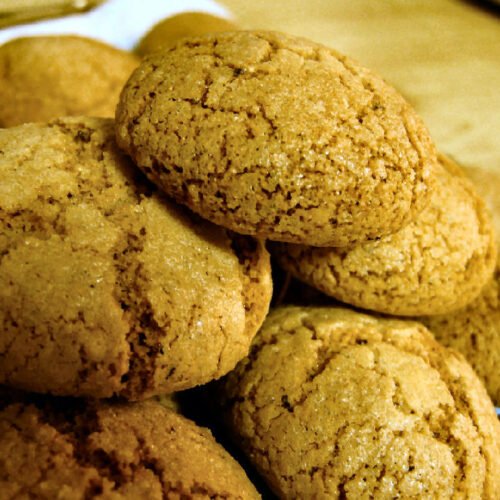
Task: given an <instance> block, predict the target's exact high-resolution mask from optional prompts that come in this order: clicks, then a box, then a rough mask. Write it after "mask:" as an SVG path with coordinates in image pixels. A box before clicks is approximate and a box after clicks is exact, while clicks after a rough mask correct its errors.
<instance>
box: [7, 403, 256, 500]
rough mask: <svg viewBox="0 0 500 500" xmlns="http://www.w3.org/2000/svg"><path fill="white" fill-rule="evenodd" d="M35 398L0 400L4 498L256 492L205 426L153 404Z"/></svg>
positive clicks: (232, 495) (248, 496)
mask: <svg viewBox="0 0 500 500" xmlns="http://www.w3.org/2000/svg"><path fill="white" fill-rule="evenodd" d="M35 403H36V404H30V403H29V402H18V403H10V404H3V405H0V406H1V410H0V496H1V498H2V499H5V500H10V499H14V498H40V499H47V500H48V499H54V498H60V499H64V500H74V499H82V500H83V499H90V498H100V499H115V500H118V499H146V498H147V499H164V498H196V499H203V498H206V499H209V498H210V499H212V498H217V499H223V498H225V499H229V498H234V499H237V498H238V499H242V500H246V499H256V498H259V495H258V493H257V491H256V490H255V488H254V487H253V485H252V484H251V483H250V481H249V480H248V478H247V477H246V474H245V472H244V471H243V469H242V468H241V467H240V466H239V464H238V463H237V462H236V461H235V460H234V459H233V458H232V457H231V456H230V455H229V454H228V453H227V452H226V451H225V450H224V449H223V448H222V447H221V446H220V445H219V444H218V443H217V442H216V441H215V440H214V438H213V437H212V435H211V434H210V432H209V431H208V430H207V429H203V428H200V427H197V426H196V425H194V424H193V423H192V422H190V421H189V420H187V419H185V418H183V417H181V416H180V415H178V414H176V413H175V412H173V411H170V410H168V409H166V408H164V407H163V406H161V405H160V404H158V403H155V402H153V401H148V402H143V403H136V404H134V405H132V404H128V405H127V404H105V403H102V404H95V403H90V402H89V403H84V402H83V401H78V400H74V401H70V400H67V399H59V400H56V399H51V400H47V401H45V400H41V399H39V400H37V401H35Z"/></svg>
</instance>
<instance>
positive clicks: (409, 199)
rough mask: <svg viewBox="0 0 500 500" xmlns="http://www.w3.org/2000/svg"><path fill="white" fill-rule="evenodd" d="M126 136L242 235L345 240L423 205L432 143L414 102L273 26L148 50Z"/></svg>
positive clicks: (159, 170)
mask: <svg viewBox="0 0 500 500" xmlns="http://www.w3.org/2000/svg"><path fill="white" fill-rule="evenodd" d="M116 119H117V140H118V144H119V146H120V147H122V148H123V149H124V150H125V151H126V152H127V153H128V154H129V155H131V156H132V158H133V159H134V160H135V162H136V163H137V164H138V165H139V166H140V167H141V168H142V169H143V171H144V172H145V173H146V174H147V175H148V176H149V177H150V179H152V180H153V181H154V182H155V183H157V184H158V185H159V186H160V187H161V188H162V189H163V190H164V191H165V192H166V193H168V194H169V195H170V196H172V197H173V198H175V199H176V200H177V201H178V202H180V203H183V204H185V205H187V206H188V207H190V208H191V209H192V210H194V211H195V212H197V213H199V214H200V215H201V216H203V217H205V218H207V219H209V220H211V221H212V222H215V223H217V224H220V225H222V226H225V227H228V228H230V229H232V230H234V231H236V232H239V233H243V234H250V235H254V236H258V237H261V238H267V239H270V240H278V241H286V242H294V243H304V244H310V245H316V246H345V245H349V244H352V243H354V242H362V241H365V240H368V239H373V238H377V237H380V236H382V235H384V234H388V233H391V232H394V231H396V230H398V229H400V228H401V227H402V226H403V225H404V224H406V223H408V222H409V221H411V220H412V219H413V218H414V217H415V216H416V215H417V213H419V212H420V210H421V209H422V208H423V207H424V206H425V204H426V202H427V200H428V195H429V185H431V184H432V175H431V168H430V167H431V165H432V163H433V162H434V160H435V151H434V146H433V145H432V143H431V140H430V138H429V135H428V132H427V130H426V129H425V127H424V125H423V124H422V122H421V120H420V119H419V118H418V117H417V115H416V114H415V112H414V111H413V110H412V109H411V108H410V106H409V105H408V104H407V103H406V102H405V101H404V99H403V98H402V97H401V96H400V95H399V94H398V93H397V92H396V91H395V90H394V89H392V88H391V87H390V86H388V85H387V84H386V83H385V82H384V81H383V80H382V79H381V78H379V77H378V76H376V75H374V74H372V73H371V72H370V71H368V70H366V69H364V68H363V67H361V66H359V65H358V64H356V63H355V62H353V61H351V60H350V59H349V58H347V57H345V56H343V55H341V54H339V53H337V52H335V51H334V50H332V49H329V48H327V47H324V46H322V45H319V44H316V43H314V42H310V41H308V40H305V39H301V38H295V37H293V36H289V35H284V34H279V33H273V32H252V31H240V32H233V33H216V34H212V35H206V36H204V37H198V38H190V39H185V40H182V41H179V42H178V44H176V45H175V46H174V47H173V48H171V49H170V50H168V51H162V52H159V53H156V54H153V55H151V56H149V57H147V58H146V59H145V60H144V61H143V62H142V64H141V65H140V66H139V68H138V69H137V70H136V71H135V72H134V73H133V75H132V77H131V78H130V80H129V81H128V83H127V85H126V86H125V88H124V91H123V92H122V94H121V97H120V103H119V105H118V107H117V115H116Z"/></svg>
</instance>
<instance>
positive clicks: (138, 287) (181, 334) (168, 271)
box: [0, 118, 271, 399]
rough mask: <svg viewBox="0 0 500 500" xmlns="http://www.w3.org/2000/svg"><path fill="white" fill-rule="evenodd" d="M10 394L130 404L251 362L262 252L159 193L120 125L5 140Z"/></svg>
mask: <svg viewBox="0 0 500 500" xmlns="http://www.w3.org/2000/svg"><path fill="white" fill-rule="evenodd" d="M0 175H1V178H2V182H1V183H0V220H1V224H0V283H1V284H2V285H1V286H0V383H4V384H7V385H11V386H14V387H19V388H24V389H27V390H32V391H40V392H50V393H53V394H62V395H73V396H78V395H86V396H93V397H107V396H111V395H113V394H119V395H122V396H125V397H127V398H130V399H140V398H144V397H147V396H148V395H154V394H161V393H166V392H173V391H176V390H180V389H184V388H187V387H193V386H195V385H197V384H200V383H204V382H207V381H209V380H212V379H213V378H217V377H220V376H222V375H223V374H225V373H227V372H228V371H229V370H231V369H232V368H233V367H234V366H235V364H236V363H237V362H238V361H239V360H240V359H241V358H242V357H244V356H245V355H246V354H247V352H248V349H249V345H250V342H251V339H252V337H253V336H254V334H255V332H256V331H257V329H258V328H259V326H260V324H261V322H262V321H263V319H264V317H265V314H266V312H267V308H268V305H269V301H270V295H271V276H270V264H269V255H268V253H267V251H266V250H265V248H264V244H263V242H260V241H256V240H253V239H252V238H250V237H247V236H239V235H235V234H234V233H231V232H230V231H227V230H225V229H223V228H220V227H217V226H215V225H213V224H211V223H209V222H207V221H205V220H203V219H200V218H199V217H198V216H196V215H194V214H192V213H189V212H188V211H187V210H185V209H184V208H183V207H180V206H177V205H175V204H173V203H171V202H169V201H167V200H166V199H165V197H164V196H163V195H161V194H159V193H158V192H157V191H156V190H155V188H154V186H153V185H151V183H149V182H148V181H147V179H146V178H145V177H144V176H143V175H142V173H141V172H140V171H139V170H138V169H136V168H135V166H134V165H132V164H131V163H130V162H129V161H128V159H127V158H126V157H125V155H123V154H122V153H121V152H120V151H119V150H118V148H117V147H116V145H115V142H114V130H113V121H112V120H109V119H97V118H96V119H91V118H72V119H64V120H58V121H55V122H52V123H49V124H48V125H35V124H30V125H23V126H20V127H13V128H9V129H4V130H1V131H0Z"/></svg>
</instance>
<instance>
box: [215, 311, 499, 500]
mask: <svg viewBox="0 0 500 500" xmlns="http://www.w3.org/2000/svg"><path fill="white" fill-rule="evenodd" d="M222 389H223V394H222V401H221V403H222V406H223V409H224V410H225V413H226V417H227V419H228V423H229V425H230V427H231V430H232V432H233V433H234V435H235V436H236V439H237V442H238V443H239V444H240V445H241V446H242V447H243V449H244V451H245V452H246V453H247V455H248V456H249V457H250V458H251V460H252V461H253V462H254V464H255V465H256V466H257V467H258V469H259V470H260V472H261V473H262V474H263V475H264V476H265V477H266V479H267V481H268V483H269V484H270V486H271V487H272V488H273V489H274V491H275V492H276V493H277V494H278V495H279V497H280V498H352V499H358V498H478V499H479V498H482V499H490V500H494V499H496V498H497V497H498V491H500V475H499V474H498V471H499V470H500V422H499V421H498V420H497V418H496V415H495V411H494V408H493V405H492V404H491V401H490V399H489V398H488V395H487V394H486V391H485V390H484V387H483V386H482V384H481V383H480V381H479V380H478V378H477V377H476V375H475V374H474V372H473V371H472V369H471V368H470V366H469V365H468V364H467V363H466V362H465V360H464V358H463V357H462V356H461V355H459V354H458V353H456V352H455V351H453V350H451V349H446V348H444V347H442V346H440V345H439V344H438V343H437V342H436V341H435V340H434V338H433V336H432V335H431V334H430V332H429V331H428V330H426V329H425V328H424V327H423V326H422V325H420V324H419V323H416V322H410V321H396V320H387V319H378V318H375V317H371V316H368V315H364V314H359V313H356V312H353V311H349V310H346V309H338V308H306V307H303V308H301V307H287V308H280V309H276V310H274V311H273V312H271V313H270V314H269V315H268V317H267V318H266V321H265V322H264V325H263V327H262V329H261V330H260V332H259V334H258V335H257V336H256V337H255V340H254V343H253V345H252V350H251V352H250V355H249V357H248V358H246V359H245V360H243V361H241V362H240V363H239V364H238V366H237V368H236V369H235V370H234V371H232V372H231V373H230V374H228V376H227V377H226V378H225V379H224V381H223V384H222Z"/></svg>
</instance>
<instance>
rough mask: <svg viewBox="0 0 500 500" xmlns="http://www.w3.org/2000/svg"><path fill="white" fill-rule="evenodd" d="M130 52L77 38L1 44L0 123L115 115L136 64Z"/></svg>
mask: <svg viewBox="0 0 500 500" xmlns="http://www.w3.org/2000/svg"><path fill="white" fill-rule="evenodd" d="M137 65H138V59H137V58H136V57H135V56H134V55H133V54H130V53H128V52H125V51H122V50H119V49H116V48H114V47H111V46H109V45H106V44H104V43H102V42H98V41H97V40H93V39H90V38H84V37H77V36H38V37H28V38H18V39H15V40H12V41H10V42H7V43H6V44H4V45H2V46H0V127H12V126H14V125H20V124H22V123H28V122H39V121H47V120H52V119H54V118H58V117H60V116H80V115H87V116H103V117H113V116H114V114H115V107H116V104H117V102H118V97H119V94H120V91H121V89H122V87H123V85H124V84H125V82H126V81H127V78H128V77H129V76H130V74H131V73H132V71H133V70H134V69H135V68H136V67H137Z"/></svg>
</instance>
